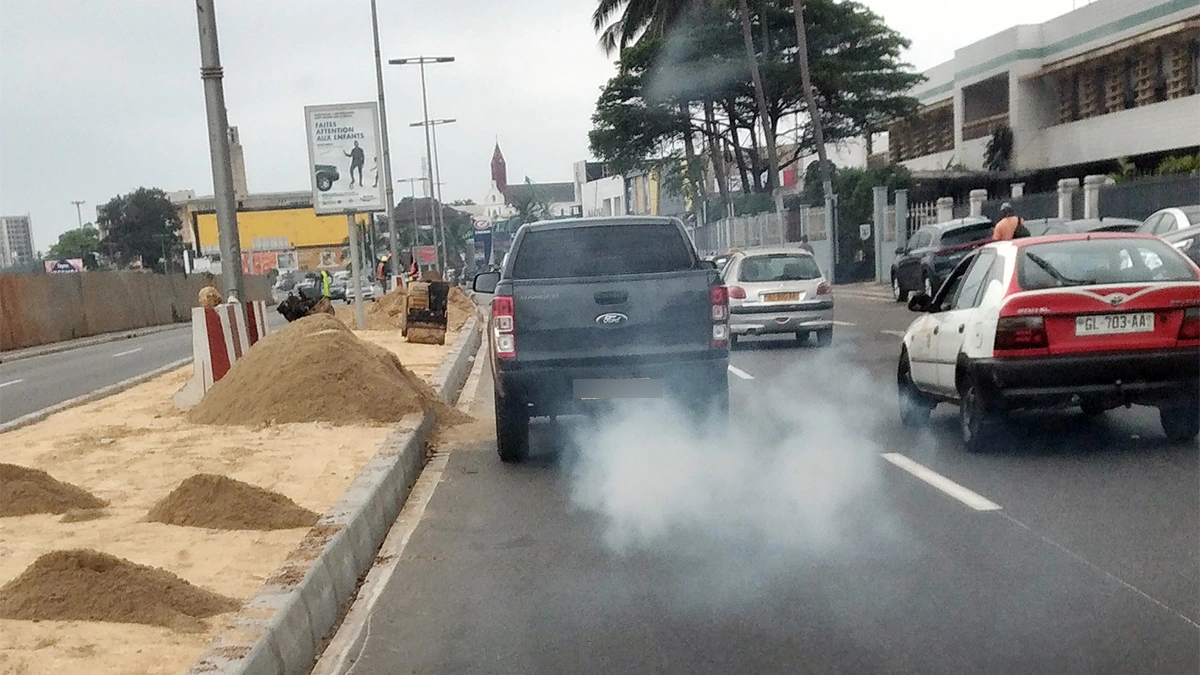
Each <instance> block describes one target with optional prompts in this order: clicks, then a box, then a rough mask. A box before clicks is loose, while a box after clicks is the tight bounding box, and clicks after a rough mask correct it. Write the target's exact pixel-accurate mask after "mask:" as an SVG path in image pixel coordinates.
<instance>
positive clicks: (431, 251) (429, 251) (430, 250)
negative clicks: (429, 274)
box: [413, 246, 437, 265]
mask: <svg viewBox="0 0 1200 675" xmlns="http://www.w3.org/2000/svg"><path fill="white" fill-rule="evenodd" d="M413 251H414V252H415V253H416V254H417V264H419V265H436V264H437V247H436V246H418V247H416V248H415V249H413Z"/></svg>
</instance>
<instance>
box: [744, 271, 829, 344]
mask: <svg viewBox="0 0 1200 675" xmlns="http://www.w3.org/2000/svg"><path fill="white" fill-rule="evenodd" d="M722 277H723V278H724V280H725V285H726V286H728V287H729V332H730V338H731V342H730V345H731V346H732V345H736V344H737V339H738V337H740V336H745V335H772V334H775V335H777V334H786V333H792V334H794V335H795V336H796V338H797V339H798V340H807V339H808V336H809V335H815V336H816V338H817V345H818V346H821V347H825V346H828V345H829V344H830V343H831V342H833V287H832V286H830V285H829V282H828V281H826V280H825V275H824V274H823V273H822V272H821V266H820V265H818V264H817V260H816V258H814V257H813V256H812V254H811V253H809V252H807V251H804V250H801V249H797V248H769V249H755V250H753V251H738V252H736V253H734V254H733V255H732V257H731V258H730V259H729V262H727V263H726V264H725V268H724V270H723V272H722Z"/></svg>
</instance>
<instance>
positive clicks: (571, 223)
mask: <svg viewBox="0 0 1200 675" xmlns="http://www.w3.org/2000/svg"><path fill="white" fill-rule="evenodd" d="M621 223H646V224H657V225H671V224H677V223H679V220H677V219H675V218H668V217H665V216H595V217H590V218H562V219H559V220H539V221H537V222H535V223H526V224H525V225H522V226H521V227H520V229H522V230H525V229H528V230H529V231H531V232H543V231H546V230H565V229H569V228H574V227H600V226H603V225H617V224H621Z"/></svg>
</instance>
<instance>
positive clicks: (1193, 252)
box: [1162, 225, 1200, 265]
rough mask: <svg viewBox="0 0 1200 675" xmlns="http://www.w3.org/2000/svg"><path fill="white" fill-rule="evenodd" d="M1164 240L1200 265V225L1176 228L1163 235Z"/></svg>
mask: <svg viewBox="0 0 1200 675" xmlns="http://www.w3.org/2000/svg"><path fill="white" fill-rule="evenodd" d="M1162 238H1163V241H1165V242H1167V243H1168V244H1170V245H1171V246H1173V247H1175V250H1176V251H1179V252H1180V253H1182V254H1184V255H1185V256H1187V257H1188V258H1189V259H1191V261H1192V262H1194V263H1196V264H1197V265H1200V225H1193V226H1192V227H1189V228H1186V229H1183V230H1175V231H1174V232H1170V233H1168V234H1164V235H1163V237H1162Z"/></svg>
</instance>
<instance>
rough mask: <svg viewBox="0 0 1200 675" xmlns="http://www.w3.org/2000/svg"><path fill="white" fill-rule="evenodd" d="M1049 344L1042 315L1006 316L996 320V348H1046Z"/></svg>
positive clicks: (1008, 349) (1009, 349)
mask: <svg viewBox="0 0 1200 675" xmlns="http://www.w3.org/2000/svg"><path fill="white" fill-rule="evenodd" d="M1047 345H1049V340H1048V339H1047V337H1046V323H1045V322H1044V321H1043V320H1042V317H1040V316H1006V317H1001V318H1000V320H999V321H997V322H996V349H997V350H998V351H999V350H1005V351H1011V350H1017V349H1044V348H1046V346H1047Z"/></svg>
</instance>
